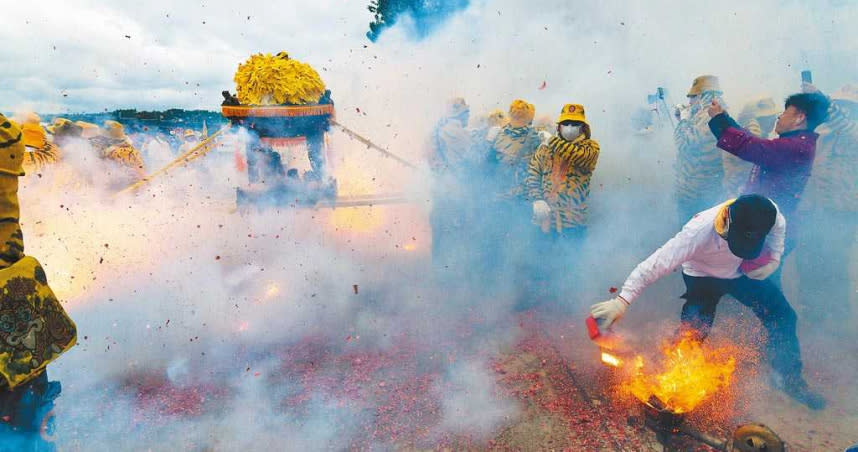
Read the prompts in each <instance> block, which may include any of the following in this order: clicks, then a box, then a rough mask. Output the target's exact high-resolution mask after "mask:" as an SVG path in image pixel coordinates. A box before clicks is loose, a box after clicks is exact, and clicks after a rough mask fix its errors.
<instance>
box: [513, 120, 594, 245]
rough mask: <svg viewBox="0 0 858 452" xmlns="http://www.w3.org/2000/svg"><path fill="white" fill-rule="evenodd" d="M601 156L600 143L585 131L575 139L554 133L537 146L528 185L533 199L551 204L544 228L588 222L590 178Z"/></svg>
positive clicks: (571, 226)
mask: <svg viewBox="0 0 858 452" xmlns="http://www.w3.org/2000/svg"><path fill="white" fill-rule="evenodd" d="M598 160H599V143H598V142H596V141H595V140H592V139H590V138H589V137H588V136H587V135H585V134H582V135H579V136H578V138H576V139H574V140H572V141H566V140H564V139H562V138H560V137H557V136H554V137H551V139H550V140H549V141H548V143H547V144H543V145H541V146H540V147H539V148H538V149H537V150H536V153H535V154H534V155H533V158H532V159H531V160H530V165H529V166H528V169H527V180H526V183H525V185H526V187H527V196H528V198H529V199H530V200H531V201H537V200H544V201H546V202H547V203H548V205H549V206H550V207H551V216H550V222H549V223H548V224H543V225H541V226H542V229H543V231H545V232H547V231H548V230H554V231H555V232H558V233H559V232H563V230H565V229H572V228H578V227H583V226H586V224H587V199H588V198H589V197H590V179H591V178H592V176H593V171H594V170H595V169H596V162H597V161H598Z"/></svg>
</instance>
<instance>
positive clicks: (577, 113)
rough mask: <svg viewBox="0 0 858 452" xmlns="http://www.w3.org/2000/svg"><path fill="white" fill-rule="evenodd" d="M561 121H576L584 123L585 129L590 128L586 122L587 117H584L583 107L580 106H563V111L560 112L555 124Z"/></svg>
mask: <svg viewBox="0 0 858 452" xmlns="http://www.w3.org/2000/svg"><path fill="white" fill-rule="evenodd" d="M563 121H578V122H582V123H584V124H585V125H587V127H589V126H590V123H588V122H587V117H586V116H585V115H584V106H583V105H580V104H566V105H564V106H563V110H560V117H559V118H557V124H560V123H561V122H563Z"/></svg>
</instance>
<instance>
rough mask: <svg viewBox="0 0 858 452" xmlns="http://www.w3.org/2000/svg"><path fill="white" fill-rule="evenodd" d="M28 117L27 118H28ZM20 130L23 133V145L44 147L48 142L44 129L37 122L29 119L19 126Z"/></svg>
mask: <svg viewBox="0 0 858 452" xmlns="http://www.w3.org/2000/svg"><path fill="white" fill-rule="evenodd" d="M28 119H29V118H28ZM21 132H22V133H23V135H24V146H29V147H31V148H36V149H44V147H45V144H47V142H48V137H47V134H45V129H43V128H42V125H41V124H39V123H38V122H30V121H29V120H28V121H27V122H25V123H24V125H23V126H21Z"/></svg>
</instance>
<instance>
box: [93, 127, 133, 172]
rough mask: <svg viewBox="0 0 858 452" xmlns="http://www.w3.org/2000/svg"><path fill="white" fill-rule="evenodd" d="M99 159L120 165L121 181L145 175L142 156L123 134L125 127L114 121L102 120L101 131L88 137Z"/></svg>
mask: <svg viewBox="0 0 858 452" xmlns="http://www.w3.org/2000/svg"><path fill="white" fill-rule="evenodd" d="M89 143H90V144H91V145H92V147H93V149H95V151H96V152H97V153H98V156H99V157H100V158H101V159H104V160H109V161H111V162H114V163H117V164H118V165H120V166H121V167H122V168H123V169H124V171H123V172H122V174H119V175H118V176H119V178H120V179H123V182H135V181H137V180H140V179H142V178H143V177H145V176H146V169H145V167H144V165H143V157H141V156H140V152H139V151H138V150H137V149H136V148H135V147H134V145H133V144H132V143H131V140H130V139H129V138H128V137H127V136H126V135H125V128H124V127H123V126H122V124H120V123H118V122H116V121H104V127H103V128H102V130H101V133H99V134H98V135H96V136H94V137H92V138H90V139H89Z"/></svg>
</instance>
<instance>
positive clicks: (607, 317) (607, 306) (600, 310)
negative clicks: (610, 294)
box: [590, 297, 629, 328]
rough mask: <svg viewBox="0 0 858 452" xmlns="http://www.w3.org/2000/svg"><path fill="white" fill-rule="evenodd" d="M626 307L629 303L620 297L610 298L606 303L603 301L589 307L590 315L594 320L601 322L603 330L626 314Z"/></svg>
mask: <svg viewBox="0 0 858 452" xmlns="http://www.w3.org/2000/svg"><path fill="white" fill-rule="evenodd" d="M628 306H629V302H628V301H626V300H624V299H622V298H621V297H616V298H611V299H610V300H608V301H603V302H601V303H596V304H594V305H593V306H590V315H592V316H593V318H594V319H596V320H602V322H600V324H602V325H604V327H605V328H608V327H610V326H611V325H613V324H614V322H616V321H617V320H619V319H620V317H622V316H623V314H625V313H626V308H627V307H628Z"/></svg>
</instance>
